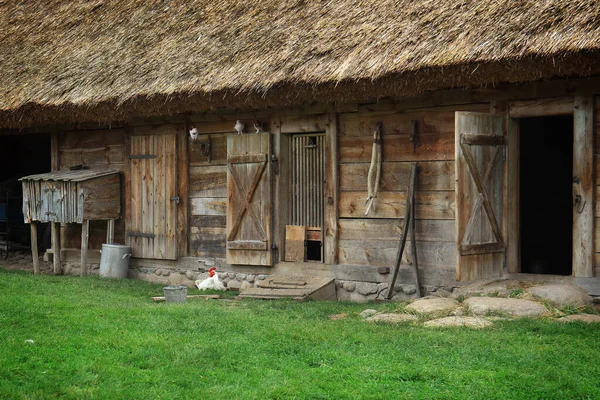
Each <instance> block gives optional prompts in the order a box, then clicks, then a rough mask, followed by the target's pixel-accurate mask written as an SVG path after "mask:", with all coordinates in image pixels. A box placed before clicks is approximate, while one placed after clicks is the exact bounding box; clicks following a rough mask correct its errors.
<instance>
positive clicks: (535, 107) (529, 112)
mask: <svg viewBox="0 0 600 400" xmlns="http://www.w3.org/2000/svg"><path fill="white" fill-rule="evenodd" d="M508 113H509V115H510V116H511V117H512V118H527V117H543V116H547V115H568V114H573V97H572V96H565V97H554V98H545V99H535V100H518V101H511V102H510V103H509V106H508Z"/></svg>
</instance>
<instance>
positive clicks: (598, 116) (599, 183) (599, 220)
mask: <svg viewBox="0 0 600 400" xmlns="http://www.w3.org/2000/svg"><path fill="white" fill-rule="evenodd" d="M594 107H595V110H594V136H595V137H594V141H595V142H594V164H595V181H596V190H595V193H594V202H595V205H594V217H595V218H594V252H595V259H594V276H600V96H596V97H595V99H594Z"/></svg>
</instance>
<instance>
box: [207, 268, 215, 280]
mask: <svg viewBox="0 0 600 400" xmlns="http://www.w3.org/2000/svg"><path fill="white" fill-rule="evenodd" d="M216 271H217V269H216V268H215V267H212V268H211V269H209V270H208V276H210V277H211V278H212V277H213V276H215V272H216Z"/></svg>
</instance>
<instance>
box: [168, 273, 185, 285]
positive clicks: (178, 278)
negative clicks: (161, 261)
mask: <svg viewBox="0 0 600 400" xmlns="http://www.w3.org/2000/svg"><path fill="white" fill-rule="evenodd" d="M181 282H183V275H181V274H180V273H179V272H173V273H172V274H170V275H169V283H170V284H171V285H179V284H180V283H181Z"/></svg>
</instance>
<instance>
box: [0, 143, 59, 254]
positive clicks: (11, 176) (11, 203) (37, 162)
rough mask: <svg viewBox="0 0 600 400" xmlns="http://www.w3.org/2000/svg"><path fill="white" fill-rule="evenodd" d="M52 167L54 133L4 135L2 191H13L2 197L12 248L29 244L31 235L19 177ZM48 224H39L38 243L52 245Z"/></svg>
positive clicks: (0, 147) (0, 151) (0, 155)
mask: <svg viewBox="0 0 600 400" xmlns="http://www.w3.org/2000/svg"><path fill="white" fill-rule="evenodd" d="M49 171H50V135H48V134H35V135H24V134H22V135H0V191H2V192H4V191H6V192H7V193H9V195H8V198H7V199H2V200H1V201H2V209H3V211H4V213H3V216H4V217H5V218H6V223H7V225H8V226H5V225H2V226H1V227H0V230H1V231H7V230H8V231H9V232H10V235H9V241H10V242H11V243H10V247H11V248H13V249H14V248H18V247H21V246H22V247H25V248H26V247H29V246H30V245H31V235H30V230H29V224H26V223H25V222H24V221H23V220H24V218H23V211H22V210H23V190H22V187H21V182H19V180H18V179H19V178H21V177H23V176H26V175H32V174H41V173H44V172H49ZM47 228H49V227H48V224H40V226H39V227H38V244H39V245H40V246H41V248H44V247H45V248H48V247H50V245H49V243H50V235H49V229H47Z"/></svg>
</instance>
